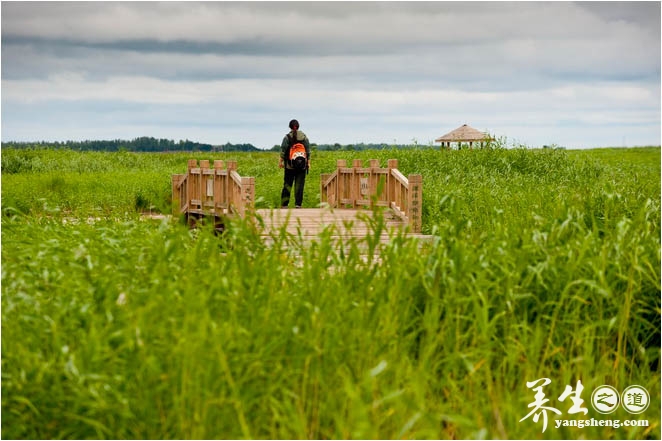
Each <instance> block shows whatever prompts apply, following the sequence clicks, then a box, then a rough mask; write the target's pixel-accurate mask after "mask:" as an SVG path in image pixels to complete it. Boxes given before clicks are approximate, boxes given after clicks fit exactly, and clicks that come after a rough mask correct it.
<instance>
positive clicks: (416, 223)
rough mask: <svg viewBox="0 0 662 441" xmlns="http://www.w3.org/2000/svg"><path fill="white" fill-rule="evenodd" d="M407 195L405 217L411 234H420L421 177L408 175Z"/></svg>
mask: <svg viewBox="0 0 662 441" xmlns="http://www.w3.org/2000/svg"><path fill="white" fill-rule="evenodd" d="M408 181H409V192H408V193H407V196H408V197H407V199H408V200H407V217H409V225H410V226H411V230H412V232H413V233H420V232H421V227H422V215H423V213H422V207H423V176H421V175H409V178H408Z"/></svg>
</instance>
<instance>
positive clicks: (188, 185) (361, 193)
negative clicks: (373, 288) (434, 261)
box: [172, 159, 423, 240]
mask: <svg viewBox="0 0 662 441" xmlns="http://www.w3.org/2000/svg"><path fill="white" fill-rule="evenodd" d="M397 166H398V161H397V160H394V159H390V160H389V161H388V165H387V167H384V168H381V167H380V166H379V161H377V160H370V161H369V162H368V163H367V164H365V166H364V164H363V163H362V161H361V160H354V161H353V163H352V166H351V167H348V164H347V162H346V161H344V160H339V161H337V164H336V170H335V171H334V172H333V173H326V174H322V175H321V179H320V195H321V205H322V206H323V207H325V208H298V209H257V210H256V209H255V208H254V201H255V178H253V177H242V176H240V175H239V173H238V172H237V163H236V162H234V161H228V163H227V166H226V164H225V163H224V162H223V161H214V162H213V165H212V166H210V163H209V161H206V160H202V161H200V163H199V164H198V161H197V160H195V159H192V160H189V161H188V165H187V173H186V174H179V175H173V176H172V207H173V214H174V215H180V214H185V215H186V216H187V217H188V218H189V220H191V219H198V218H200V217H208V216H209V217H213V218H214V219H215V222H216V221H218V222H220V223H222V222H223V219H225V218H227V217H231V216H241V217H251V216H255V219H256V221H257V223H258V226H259V227H260V228H262V235H263V236H265V237H267V236H270V235H273V234H279V233H280V232H282V231H283V230H284V231H286V232H287V233H289V234H292V235H296V236H301V237H303V238H307V239H312V238H314V237H316V236H318V235H319V234H320V233H321V232H323V231H327V234H328V233H330V234H331V235H332V236H334V237H338V238H350V237H356V238H362V237H368V236H370V235H371V234H374V233H375V231H376V230H377V229H378V230H379V232H380V234H381V238H382V239H383V240H388V237H389V235H390V234H393V233H397V232H399V231H406V232H407V234H409V235H416V236H421V235H420V232H421V224H422V222H421V218H422V216H421V215H422V202H423V190H422V188H423V182H422V177H421V175H409V176H408V177H405V176H404V175H403V174H402V173H400V171H399V170H398V169H397ZM377 212H379V213H381V215H380V216H379V217H377V216H374V214H375V213H377ZM193 223H194V222H193Z"/></svg>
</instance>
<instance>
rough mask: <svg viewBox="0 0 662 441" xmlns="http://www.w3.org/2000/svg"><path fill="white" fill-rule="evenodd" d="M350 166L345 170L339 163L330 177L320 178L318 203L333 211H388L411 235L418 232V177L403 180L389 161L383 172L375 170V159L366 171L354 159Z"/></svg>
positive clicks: (420, 201) (420, 186)
mask: <svg viewBox="0 0 662 441" xmlns="http://www.w3.org/2000/svg"><path fill="white" fill-rule="evenodd" d="M352 166H353V167H351V168H350V167H347V161H345V160H343V159H339V160H338V161H337V163H336V170H335V171H334V172H333V173H325V174H322V176H321V179H320V195H321V199H322V203H327V204H328V205H329V206H331V207H334V208H356V207H359V206H371V207H372V206H374V205H377V206H384V207H388V208H391V209H392V210H393V211H394V213H395V214H396V215H398V216H399V217H401V218H402V219H403V220H404V221H405V222H407V223H408V224H409V226H410V227H411V229H412V232H414V233H420V232H421V227H422V225H421V214H422V204H423V178H422V176H421V175H419V174H412V175H409V177H405V176H404V175H403V174H402V173H401V172H400V170H398V160H397V159H389V160H388V165H387V167H386V168H381V167H379V160H377V159H371V160H370V161H369V166H368V167H363V163H362V161H361V160H360V159H355V160H354V161H353V164H352Z"/></svg>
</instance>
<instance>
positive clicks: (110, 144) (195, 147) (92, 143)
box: [2, 136, 432, 152]
mask: <svg viewBox="0 0 662 441" xmlns="http://www.w3.org/2000/svg"><path fill="white" fill-rule="evenodd" d="M2 147H3V148H5V147H9V148H18V149H20V148H54V149H71V150H80V151H103V152H118V151H129V152H180V151H186V152H190V151H194V152H196V151H199V152H263V151H264V150H262V149H259V148H257V147H255V146H254V145H253V144H232V143H229V142H227V143H225V144H219V145H212V144H205V143H200V142H195V141H190V140H188V139H187V140H179V141H177V142H175V141H173V140H171V139H163V138H161V139H157V138H153V137H149V136H142V137H140V138H135V139H133V140H130V141H128V140H123V139H113V140H86V141H38V142H17V141H9V142H3V143H2ZM310 147H311V149H312V150H313V151H362V150H385V149H405V148H412V147H413V148H432V146H426V145H419V144H416V143H414V144H413V145H411V144H386V143H380V144H365V143H362V142H361V143H358V144H339V143H335V144H315V143H312V144H311V145H310ZM270 151H273V152H279V151H280V145H279V144H276V145H274V146H273V147H272V148H271V149H270Z"/></svg>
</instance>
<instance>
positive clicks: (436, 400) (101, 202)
mask: <svg viewBox="0 0 662 441" xmlns="http://www.w3.org/2000/svg"><path fill="white" fill-rule="evenodd" d="M348 154H349V153H348V152H338V153H320V154H319V155H317V156H316V157H314V158H313V159H314V162H313V167H314V169H313V171H311V174H310V175H309V179H308V182H307V186H306V197H305V200H304V205H306V206H309V207H310V206H315V205H316V204H317V203H318V202H319V195H318V193H319V175H318V174H319V173H321V172H330V171H332V170H333V169H334V166H335V161H336V160H337V159H348V160H351V159H355V158H361V159H366V160H367V159H372V158H375V159H380V160H381V161H382V163H385V161H386V159H388V158H397V159H399V161H400V170H401V171H403V173H404V174H405V175H407V174H410V173H420V174H422V175H423V183H424V194H423V204H424V213H423V223H424V225H423V227H424V232H427V233H429V234H433V235H434V236H435V237H434V238H433V240H431V241H429V242H425V243H419V242H417V241H415V240H411V239H408V238H406V237H403V236H395V237H393V238H392V240H391V241H390V242H389V243H387V244H379V243H378V241H377V240H375V239H377V238H378V237H379V234H380V232H381V231H380V228H381V224H380V223H379V221H376V222H375V223H374V231H373V233H372V234H371V236H370V237H368V238H367V239H366V240H365V241H364V242H363V243H362V242H361V241H352V242H350V243H348V244H345V246H344V247H339V246H338V244H336V243H335V242H334V239H332V237H331V231H326V232H325V233H323V234H321V235H320V237H319V238H318V240H316V241H315V242H313V243H312V244H304V243H301V242H300V241H299V240H298V239H297V238H296V237H292V236H287V235H286V234H285V233H284V232H283V233H282V234H276V235H274V237H273V244H272V245H269V246H266V245H265V244H264V243H263V242H262V241H261V240H259V238H258V236H256V233H255V232H254V230H253V229H252V228H251V227H250V226H249V225H245V224H244V223H243V222H242V221H240V220H235V221H233V223H232V224H231V225H230V228H229V229H228V231H227V233H226V234H224V235H223V236H220V237H219V236H215V235H214V234H213V232H212V231H210V230H208V229H206V228H202V229H200V230H188V229H187V228H186V227H184V226H183V225H181V224H179V223H177V222H169V221H163V222H160V221H159V222H154V221H143V220H140V218H139V217H138V216H137V214H136V213H137V208H140V207H137V206H136V205H139V206H142V207H144V206H145V205H150V206H155V207H159V208H162V209H163V210H164V211H167V210H168V209H169V208H168V206H167V199H168V197H169V191H170V187H169V185H170V181H169V180H170V174H171V173H181V172H183V171H184V169H185V166H186V165H185V164H186V159H188V156H189V155H185V154H184V155H179V154H172V155H170V154H169V155H144V154H143V155H137V154H130V153H118V154H102V153H76V152H53V151H48V150H46V151H29V152H16V151H3V152H2V164H3V175H2V181H3V182H2V183H3V187H2V209H3V213H4V215H3V218H2V436H3V438H36V439H43V438H48V439H53V438H55V439H58V438H78V439H84V438H116V439H125V438H166V439H172V438H179V439H189V438H195V439H206V438H271V439H281V438H288V439H290V438H297V439H298V438H362V439H368V438H382V439H395V438H422V439H427V438H434V439H436V438H518V439H521V438H533V439H537V438H541V437H542V438H550V439H558V438H580V437H584V438H589V439H595V438H604V439H622V438H632V439H647V438H652V439H659V438H660V435H661V433H660V396H659V390H660V149H659V148H648V149H637V150H630V149H628V150H621V149H613V150H594V151H581V152H575V151H567V152H564V151H546V150H545V151H542V150H541V151H531V150H494V151H459V152H438V151H429V150H427V151H426V150H422V151H386V152H381V151H380V152H361V153H359V154H357V153H353V154H352V157H349V156H347V155H348ZM196 156H197V155H196ZM194 157H195V156H194ZM197 157H198V159H236V160H237V161H238V164H239V172H240V173H241V174H242V175H244V176H255V177H256V195H257V197H258V205H259V206H263V207H269V206H277V204H278V197H279V194H280V185H281V184H282V175H281V174H282V171H280V170H279V169H277V157H276V156H275V155H273V154H271V153H264V154H243V155H242V154H237V155H234V156H230V155H227V156H225V155H221V154H217V155H208V156H197ZM90 192H92V193H94V194H90ZM137 195H141V198H142V199H138V198H137ZM137 201H140V204H137ZM164 201H165V202H164ZM159 204H160V205H159ZM90 216H94V217H95V218H96V217H98V218H99V219H98V220H95V221H92V220H90V219H88V218H89V217H90ZM366 246H373V247H377V248H378V249H379V259H374V258H370V257H366V256H365V255H364V254H365V252H364V251H363V249H364V248H365V247H366ZM542 377H548V378H550V379H551V380H552V383H551V384H550V385H549V386H547V387H546V389H545V393H546V395H547V396H548V398H550V399H551V402H550V403H549V404H550V405H553V406H554V407H557V408H558V409H559V410H561V411H562V412H563V413H564V416H563V417H561V418H564V419H576V418H578V417H577V416H576V415H568V414H567V410H568V409H569V407H570V403H567V401H566V402H563V403H562V402H558V400H556V398H557V397H558V396H559V395H560V394H561V393H562V392H563V390H564V387H565V385H572V386H573V387H574V386H575V384H576V381H577V380H581V382H582V384H583V386H584V388H585V390H584V392H583V395H582V398H583V399H584V400H585V403H584V405H585V407H587V408H588V409H589V415H588V417H593V418H595V419H604V418H613V419H620V420H621V421H623V420H626V419H647V420H648V421H649V424H650V425H649V426H648V427H647V428H646V427H644V428H629V427H621V428H619V429H613V428H608V427H590V428H584V429H578V428H562V429H556V428H555V427H554V424H553V421H550V423H549V426H548V428H547V430H546V431H545V433H544V434H541V424H540V423H534V422H533V421H532V420H531V418H529V419H528V420H525V421H522V422H520V421H519V420H520V419H521V418H522V417H524V416H525V415H526V414H527V413H528V412H529V411H530V409H529V408H528V407H527V406H528V405H529V404H530V403H531V402H533V400H534V397H533V395H534V392H533V391H531V390H530V389H527V388H526V384H525V383H526V381H532V380H535V379H538V378H542ZM603 384H609V385H612V386H614V387H615V388H617V389H618V390H622V389H624V388H625V387H627V386H629V385H631V384H639V385H642V386H644V387H645V388H647V390H648V391H649V392H651V401H652V402H651V405H650V407H649V409H648V410H647V411H646V412H645V413H644V414H642V415H640V416H632V415H629V414H628V413H627V412H625V411H624V410H623V409H619V410H617V411H616V412H615V413H614V414H612V415H611V416H603V415H600V414H598V413H597V412H595V411H594V410H593V409H592V407H591V405H590V393H591V391H592V390H593V389H594V388H596V387H597V386H600V385H603ZM581 418H583V416H581Z"/></svg>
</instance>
